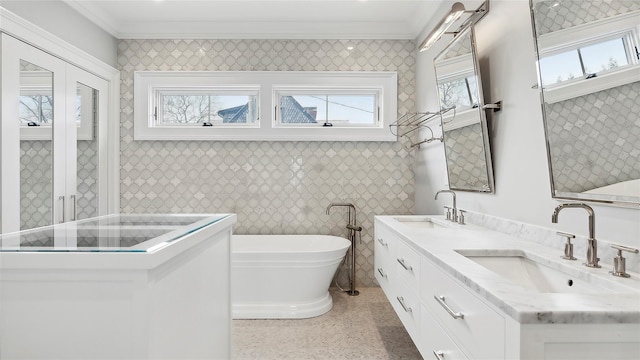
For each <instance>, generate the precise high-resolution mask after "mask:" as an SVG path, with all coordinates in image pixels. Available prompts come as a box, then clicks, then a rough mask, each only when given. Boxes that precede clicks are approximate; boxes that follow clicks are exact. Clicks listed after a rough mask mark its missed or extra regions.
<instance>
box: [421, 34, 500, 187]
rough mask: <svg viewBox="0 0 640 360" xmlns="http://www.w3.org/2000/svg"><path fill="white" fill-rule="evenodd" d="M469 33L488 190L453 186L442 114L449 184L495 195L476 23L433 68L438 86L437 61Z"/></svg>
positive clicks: (452, 41) (442, 121) (446, 48)
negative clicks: (477, 47)
mask: <svg viewBox="0 0 640 360" xmlns="http://www.w3.org/2000/svg"><path fill="white" fill-rule="evenodd" d="M466 32H468V33H469V39H470V42H471V44H470V45H471V46H470V47H471V61H472V62H473V70H474V73H475V76H476V84H477V86H476V87H477V91H478V107H477V109H476V110H477V111H478V114H479V117H480V126H481V129H482V142H483V150H484V160H485V164H486V171H487V188H488V189H487V190H482V189H475V188H474V189H470V188H461V187H456V186H455V184H454V186H452V184H451V179H450V177H449V173H450V167H451V165H450V161H449V157H448V156H447V145H446V143H447V136H446V133H445V131H444V124H445V122H444V117H443V115H442V114H441V115H440V120H441V127H442V136H443V141H442V142H443V145H444V152H445V163H446V166H447V182H448V184H449V189H451V190H456V191H468V192H477V193H483V194H494V193H495V182H494V176H493V163H492V157H491V144H490V141H489V127H488V125H487V115H486V113H485V111H486V106H485V105H486V103H485V100H484V93H483V91H482V76H481V74H480V65H479V63H478V57H477V53H478V52H477V49H476V38H475V28H474V22H469V23H467V24H466V25H464V26H462V27H461V28H460V29H459V30H458V31H457V34H456V36H455V37H454V39H453V40H451V41H450V42H449V44H447V46H446V47H445V48H444V49H443V50H442V51H441V52H440V53H438V55H436V56H435V57H434V59H433V66H434V71H435V74H436V86H437V83H438V71H437V66H436V61H437V59H438V58H439V57H441V56H442V55H443V54H444V53H446V52H447V51H448V50H449V49H450V47H451V45H452V44H453V43H454V42H455V41H456V40H457V39H458V38H459V36H464V35H465V33H466ZM438 103H439V105H440V109H442V104H441V103H440V91H439V90H438ZM454 111H455V110H454Z"/></svg>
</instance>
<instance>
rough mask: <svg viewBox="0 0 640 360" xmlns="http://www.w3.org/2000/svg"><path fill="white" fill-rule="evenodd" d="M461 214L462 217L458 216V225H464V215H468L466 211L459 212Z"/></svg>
mask: <svg viewBox="0 0 640 360" xmlns="http://www.w3.org/2000/svg"><path fill="white" fill-rule="evenodd" d="M458 212H460V216H458V224H460V225H464V214H466V213H467V211H466V210H458Z"/></svg>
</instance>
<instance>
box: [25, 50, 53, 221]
mask: <svg viewBox="0 0 640 360" xmlns="http://www.w3.org/2000/svg"><path fill="white" fill-rule="evenodd" d="M53 106H54V104H53V72H52V71H49V70H47V69H45V68H42V67H40V66H38V65H35V64H32V63H30V62H28V61H25V60H20V102H19V109H18V110H19V111H18V113H19V119H18V121H19V125H20V229H21V230H25V229H32V228H35V227H39V226H46V225H51V224H52V223H53V123H54V107H53Z"/></svg>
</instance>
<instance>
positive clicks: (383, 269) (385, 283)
mask: <svg viewBox="0 0 640 360" xmlns="http://www.w3.org/2000/svg"><path fill="white" fill-rule="evenodd" d="M387 264H388V263H387V262H385V261H378V256H377V255H376V259H375V278H376V280H377V281H378V284H380V287H381V288H382V290H384V291H385V293H388V291H389V290H390V286H391V280H392V279H393V278H394V275H395V274H393V273H392V271H393V267H391V266H388V265H387Z"/></svg>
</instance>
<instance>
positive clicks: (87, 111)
mask: <svg viewBox="0 0 640 360" xmlns="http://www.w3.org/2000/svg"><path fill="white" fill-rule="evenodd" d="M21 67H22V69H21V71H20V103H19V104H18V117H19V122H20V128H21V130H20V139H21V140H51V136H52V135H51V134H52V126H53V118H54V116H53V91H52V83H53V78H52V74H51V73H50V72H49V71H46V70H44V69H41V68H38V67H35V66H34V65H33V64H30V63H28V62H25V61H21ZM93 97H94V94H93V89H91V88H90V87H88V86H84V85H82V84H78V87H77V89H76V109H75V111H76V124H77V127H78V132H77V139H78V140H92V139H93V121H92V119H93V117H92V116H93V109H94V102H93V101H94V100H93Z"/></svg>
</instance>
